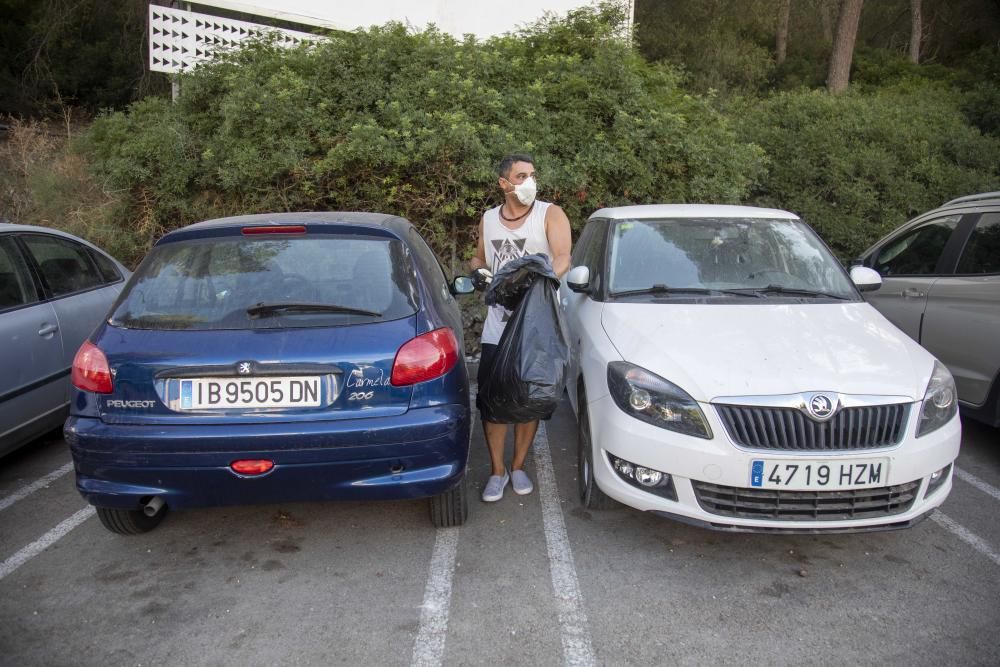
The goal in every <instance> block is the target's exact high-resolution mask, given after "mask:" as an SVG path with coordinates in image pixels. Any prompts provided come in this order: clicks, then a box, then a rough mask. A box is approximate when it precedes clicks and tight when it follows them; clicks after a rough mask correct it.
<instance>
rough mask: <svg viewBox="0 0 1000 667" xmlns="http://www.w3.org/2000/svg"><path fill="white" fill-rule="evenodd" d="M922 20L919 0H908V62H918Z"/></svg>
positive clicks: (922, 30)
mask: <svg viewBox="0 0 1000 667" xmlns="http://www.w3.org/2000/svg"><path fill="white" fill-rule="evenodd" d="M923 34H924V20H923V16H922V15H921V13H920V0H910V62H911V63H919V62H920V43H921V42H922V41H923Z"/></svg>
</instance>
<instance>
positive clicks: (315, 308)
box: [247, 303, 382, 318]
mask: <svg viewBox="0 0 1000 667" xmlns="http://www.w3.org/2000/svg"><path fill="white" fill-rule="evenodd" d="M275 313H348V314H350V315H367V316H368V317H382V313H376V312H375V311H373V310H364V309H362V308H351V307H350V306H338V305H337V304H333V303H258V304H257V305H254V306H250V307H249V308H247V315H249V316H250V317H254V318H256V317H268V316H270V315H274V314H275Z"/></svg>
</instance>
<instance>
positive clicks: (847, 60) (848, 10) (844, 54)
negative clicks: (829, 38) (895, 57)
mask: <svg viewBox="0 0 1000 667" xmlns="http://www.w3.org/2000/svg"><path fill="white" fill-rule="evenodd" d="M863 2H864V0H844V1H843V2H842V3H841V4H840V16H839V17H838V19H837V32H836V34H835V35H834V37H833V52H832V53H831V54H830V69H829V70H828V74H827V77H826V88H827V90H829V91H830V92H831V93H833V94H834V95H838V94H840V93H842V92H844V91H845V90H847V84H848V83H850V80H851V61H852V60H853V59H854V41H855V39H856V38H857V36H858V23H859V22H860V21H861V6H862V4H863Z"/></svg>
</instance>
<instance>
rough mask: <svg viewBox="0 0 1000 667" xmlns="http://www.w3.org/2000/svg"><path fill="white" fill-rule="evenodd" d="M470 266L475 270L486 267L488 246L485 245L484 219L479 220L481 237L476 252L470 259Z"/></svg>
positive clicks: (477, 242)
mask: <svg viewBox="0 0 1000 667" xmlns="http://www.w3.org/2000/svg"><path fill="white" fill-rule="evenodd" d="M469 268H471V269H472V270H473V271H475V270H476V269H485V268H486V246H485V245H483V221H482V220H480V221H479V239H478V240H477V241H476V254H475V255H474V256H473V257H472V259H470V260H469Z"/></svg>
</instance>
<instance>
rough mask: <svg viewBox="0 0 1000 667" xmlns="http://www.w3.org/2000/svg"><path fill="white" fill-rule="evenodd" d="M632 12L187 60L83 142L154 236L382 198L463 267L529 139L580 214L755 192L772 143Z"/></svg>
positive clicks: (560, 196)
mask: <svg viewBox="0 0 1000 667" xmlns="http://www.w3.org/2000/svg"><path fill="white" fill-rule="evenodd" d="M623 26H624V15H623V14H622V12H621V10H620V9H619V8H617V7H616V6H614V5H604V6H602V7H599V8H596V9H593V8H591V9H583V10H579V11H574V12H571V13H570V14H569V15H568V16H567V17H564V18H553V17H548V18H546V19H544V20H542V21H540V22H539V23H538V24H536V25H535V26H533V27H530V28H527V29H525V30H523V31H521V32H520V33H517V34H513V35H507V36H503V37H498V38H494V39H491V40H489V41H486V42H476V41H474V40H472V39H468V40H466V41H462V42H459V41H456V40H454V39H453V38H451V37H449V36H447V35H444V34H442V33H440V32H437V31H435V30H433V29H429V30H426V31H424V32H418V33H413V32H411V31H408V30H407V29H406V28H404V27H403V26H401V25H395V24H389V25H387V26H384V27H380V28H374V29H371V30H368V31H359V32H356V33H351V34H337V35H332V36H331V37H330V39H329V40H328V41H326V42H324V43H322V44H319V45H316V46H312V47H303V48H299V49H296V50H285V49H283V48H280V47H278V46H276V45H273V44H270V43H266V42H265V43H257V44H253V45H249V46H247V47H246V48H244V49H242V50H241V51H239V52H237V53H233V54H231V55H229V56H228V57H227V58H225V59H223V60H221V61H218V62H216V63H214V64H212V65H209V66H203V67H200V68H198V69H197V70H196V71H195V72H194V73H192V74H190V75H187V76H184V77H183V79H182V81H181V96H180V100H179V102H178V103H177V104H171V103H170V102H168V101H165V100H161V99H147V100H144V101H142V102H139V103H137V104H134V105H133V106H132V107H131V108H130V109H129V110H128V111H127V112H125V113H112V114H109V115H105V116H103V117H101V118H99V119H98V120H97V121H96V122H95V123H94V125H93V128H92V130H91V131H90V132H89V134H88V135H87V136H86V137H85V138H84V139H83V140H82V142H81V143H80V144H79V146H78V150H80V151H81V152H82V153H83V154H85V155H87V157H88V159H89V160H90V162H91V164H92V167H93V169H94V173H95V174H96V175H97V176H98V177H99V178H100V179H102V181H103V182H105V183H106V187H107V188H109V189H110V190H115V191H122V192H123V193H124V195H125V197H126V201H127V203H128V207H129V208H128V210H129V214H128V215H127V216H126V219H127V221H128V222H127V224H126V225H125V226H124V228H123V229H122V232H123V233H124V234H130V235H136V234H144V235H146V236H145V237H144V238H143V239H142V240H143V242H144V243H145V244H146V245H148V243H149V242H151V241H152V240H154V236H155V235H158V234H159V233H162V232H163V231H166V230H169V229H171V228H175V227H178V226H181V225H184V224H187V223H190V222H193V221H196V220H198V219H200V218H204V217H209V216H213V215H225V214H234V213H252V212H261V211H274V210H288V211H293V210H372V211H382V212H387V213H395V214H400V215H403V216H406V217H407V218H409V219H411V220H413V221H414V222H415V223H416V224H417V225H418V226H419V228H420V229H421V231H422V232H423V233H424V234H425V235H426V236H427V237H428V239H429V241H430V243H431V245H432V247H433V248H434V249H435V251H436V252H437V253H438V254H439V256H440V257H441V258H442V260H443V261H444V262H445V264H446V265H447V264H448V263H449V262H451V263H453V268H456V269H457V268H460V267H459V264H460V262H461V260H463V259H464V258H466V257H468V256H469V254H471V252H472V250H473V239H474V233H475V228H476V225H477V223H478V221H479V216H480V214H481V213H482V211H483V210H484V209H485V208H487V207H488V206H491V205H494V204H496V203H499V196H498V193H497V188H496V176H495V174H494V172H493V169H494V164H495V163H496V161H497V160H498V159H499V157H500V156H501V155H502V154H504V153H506V152H510V151H514V150H527V151H530V152H532V153H533V154H534V155H535V157H536V159H537V161H538V164H537V167H538V172H539V180H540V187H541V190H540V196H542V197H543V198H545V199H549V200H552V201H555V202H556V203H558V204H560V205H561V206H562V207H563V208H564V209H566V211H567V213H568V215H569V217H570V220H571V222H572V224H573V225H574V227H575V228H577V229H578V228H579V227H580V225H581V224H582V223H583V222H584V221H585V219H586V217H587V216H588V215H589V214H590V213H591V212H593V211H594V210H595V209H596V208H599V207H601V206H609V205H618V204H625V203H648V202H691V201H703V202H730V203H735V202H739V201H741V200H742V199H744V198H745V196H746V194H747V192H748V191H749V188H750V186H751V185H752V184H753V183H754V181H755V180H756V179H758V178H759V177H760V176H761V175H762V174H763V168H764V167H763V165H764V159H763V154H762V152H761V150H760V149H759V148H757V147H756V146H753V145H751V144H749V143H746V142H742V141H740V140H739V139H738V138H737V137H736V134H735V131H734V130H733V129H732V127H731V125H730V124H729V123H728V122H727V120H726V119H725V118H723V117H722V116H721V115H720V114H719V113H718V112H716V111H714V110H713V109H712V107H711V105H710V103H709V102H708V101H706V100H703V99H699V98H696V97H692V96H690V95H687V94H685V92H684V91H683V90H681V89H680V87H679V85H678V77H677V74H676V73H675V72H674V71H673V70H670V69H667V68H665V67H662V66H656V65H650V64H648V63H646V62H645V61H644V60H643V59H642V58H641V57H640V56H639V55H638V54H637V53H636V52H635V51H634V50H633V49H631V48H630V47H629V46H628V45H627V42H625V41H623V40H621V39H619V37H620V35H621V31H622V28H623ZM140 220H141V221H143V224H142V225H141V228H138V229H137V227H136V221H140ZM140 245H141V244H140ZM126 259H128V260H134V259H136V258H134V257H128V258H126Z"/></svg>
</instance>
